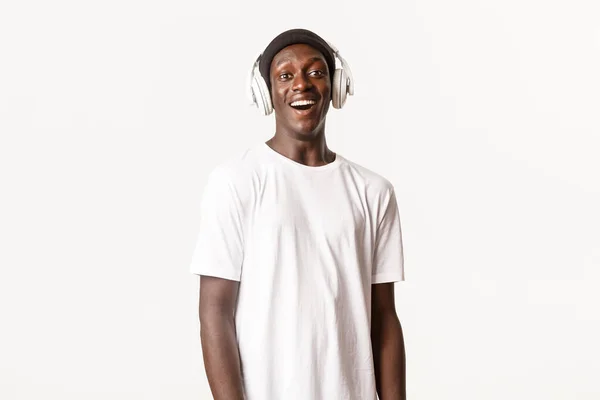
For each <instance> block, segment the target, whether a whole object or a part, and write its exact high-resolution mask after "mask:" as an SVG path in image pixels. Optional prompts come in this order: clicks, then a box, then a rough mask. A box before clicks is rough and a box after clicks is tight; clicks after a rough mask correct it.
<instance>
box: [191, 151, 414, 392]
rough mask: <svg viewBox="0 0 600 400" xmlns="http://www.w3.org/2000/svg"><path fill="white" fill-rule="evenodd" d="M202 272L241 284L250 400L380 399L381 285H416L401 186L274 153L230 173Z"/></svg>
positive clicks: (216, 203) (354, 168)
mask: <svg viewBox="0 0 600 400" xmlns="http://www.w3.org/2000/svg"><path fill="white" fill-rule="evenodd" d="M190 270H191V272H192V273H194V274H199V275H209V276H216V277H220V278H225V279H230V280H236V281H239V282H240V284H239V292H238V303H237V308H236V314H235V322H236V333H237V341H238V347H239V352H240V360H241V365H242V375H243V381H244V390H245V392H246V398H247V399H249V400H333V399H335V400H355V399H356V400H357V399H361V400H375V399H376V398H377V395H376V389H375V375H374V369H373V354H372V348H371V336H370V327H371V285H372V284H375V283H384V282H395V281H401V280H404V266H403V250H402V237H401V231H400V218H399V214H398V206H397V203H396V197H395V194H394V188H393V186H392V184H391V183H390V182H389V181H388V180H386V179H385V178H383V177H382V176H380V175H378V174H376V173H374V172H372V171H370V170H368V169H366V168H364V167H361V166H359V165H357V164H356V163H353V162H351V161H349V160H347V159H345V158H344V157H342V156H341V155H340V154H337V156H336V158H335V161H333V162H331V163H329V164H326V165H323V166H318V167H310V166H306V165H303V164H300V163H298V162H295V161H293V160H291V159H290V158H287V157H286V156H284V155H282V154H280V153H278V152H276V151H275V150H273V149H271V147H269V146H268V145H267V144H266V143H260V144H259V145H258V146H254V147H252V148H249V149H247V150H246V151H245V152H244V153H243V154H241V155H239V156H237V157H231V158H229V159H228V160H227V161H225V162H222V163H221V164H219V165H218V166H217V167H216V168H215V169H214V170H213V171H212V172H211V174H210V176H209V179H208V183H207V186H206V187H205V190H204V194H203V198H202V204H201V222H200V234H199V236H198V241H197V246H196V249H195V252H194V256H193V260H192V263H191V268H190Z"/></svg>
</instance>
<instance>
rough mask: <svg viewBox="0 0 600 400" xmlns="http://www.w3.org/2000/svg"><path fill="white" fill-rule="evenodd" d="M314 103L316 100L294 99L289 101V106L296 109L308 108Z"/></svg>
mask: <svg viewBox="0 0 600 400" xmlns="http://www.w3.org/2000/svg"><path fill="white" fill-rule="evenodd" d="M315 104H317V102H316V101H314V100H296V101H294V102H292V103H290V106H291V107H293V108H295V109H296V110H308V109H310V108H311V107H312V106H314V105H315Z"/></svg>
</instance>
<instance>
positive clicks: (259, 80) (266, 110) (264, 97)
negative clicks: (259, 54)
mask: <svg viewBox="0 0 600 400" xmlns="http://www.w3.org/2000/svg"><path fill="white" fill-rule="evenodd" d="M252 94H253V95H254V98H255V102H256V106H257V107H258V109H259V110H260V112H261V113H262V115H265V116H266V115H269V114H271V113H272V112H273V105H272V103H271V94H270V93H269V88H268V87H267V84H266V83H265V80H264V79H263V77H262V76H261V75H254V77H253V79H252Z"/></svg>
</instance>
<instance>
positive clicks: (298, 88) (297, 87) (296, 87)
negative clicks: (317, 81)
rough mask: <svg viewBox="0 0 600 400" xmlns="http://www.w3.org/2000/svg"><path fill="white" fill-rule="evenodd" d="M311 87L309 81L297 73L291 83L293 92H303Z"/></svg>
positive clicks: (303, 75) (302, 74)
mask: <svg viewBox="0 0 600 400" xmlns="http://www.w3.org/2000/svg"><path fill="white" fill-rule="evenodd" d="M312 87H313V84H312V82H311V81H310V79H309V78H308V77H307V76H306V75H305V74H304V73H299V74H296V75H294V81H293V82H292V90H293V91H295V92H304V91H306V90H309V89H311V88H312Z"/></svg>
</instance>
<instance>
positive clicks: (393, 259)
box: [371, 188, 404, 284]
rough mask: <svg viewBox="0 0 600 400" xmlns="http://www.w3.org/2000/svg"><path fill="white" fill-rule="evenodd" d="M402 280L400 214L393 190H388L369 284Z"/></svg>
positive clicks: (378, 227) (402, 253)
mask: <svg viewBox="0 0 600 400" xmlns="http://www.w3.org/2000/svg"><path fill="white" fill-rule="evenodd" d="M403 280H404V252H403V246H402V230H401V228H400V213H399V212H398V204H397V201H396V195H395V193H394V189H393V188H392V189H390V191H389V196H388V201H387V205H386V207H385V211H384V213H383V216H382V218H381V220H380V221H379V223H378V226H377V232H376V240H375V249H374V254H373V269H372V276H371V283H373V284H375V283H386V282H398V281H403Z"/></svg>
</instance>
